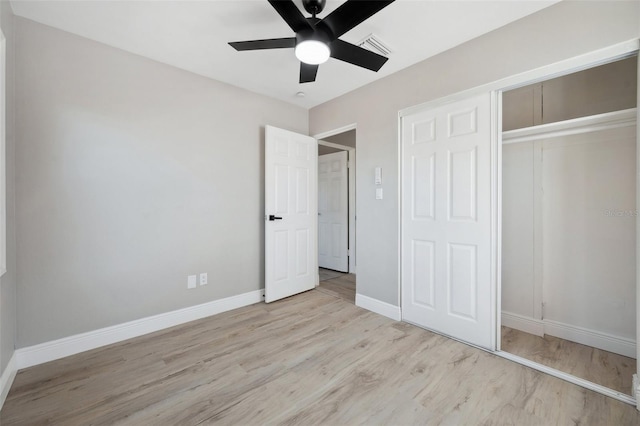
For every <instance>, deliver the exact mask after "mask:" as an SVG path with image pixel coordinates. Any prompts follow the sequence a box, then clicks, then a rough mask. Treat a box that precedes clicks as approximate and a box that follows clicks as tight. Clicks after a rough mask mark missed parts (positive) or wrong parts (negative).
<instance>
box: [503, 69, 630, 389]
mask: <svg viewBox="0 0 640 426" xmlns="http://www.w3.org/2000/svg"><path fill="white" fill-rule="evenodd" d="M636 94H637V58H636V57H631V58H627V59H624V60H620V61H617V62H613V63H609V64H606V65H602V66H599V67H595V68H591V69H588V70H584V71H581V72H577V73H574V74H570V75H566V76H562V77H559V78H555V79H552V80H547V81H544V82H541V83H536V84H532V85H530V86H526V87H522V88H518V89H515V90H511V91H507V92H504V93H503V100H502V103H503V108H502V109H503V126H502V130H503V135H502V275H501V287H502V294H501V305H502V336H501V337H502V338H501V349H502V350H504V351H507V352H511V353H514V354H515V355H519V356H522V357H524V358H528V359H531V360H532V361H536V362H539V363H542V364H545V365H548V366H549V367H553V368H556V369H558V370H562V371H565V372H567V373H570V374H573V375H576V376H578V377H581V378H584V379H586V380H589V381H592V382H595V383H598V384H601V385H604V386H606V387H609V388H612V389H614V390H617V391H619V392H624V393H626V394H629V393H630V391H631V377H632V374H633V373H635V368H636V364H635V356H636V355H635V354H636V327H635V325H636V311H635V306H636V304H635V301H636V252H635V250H636V216H637V214H638V212H637V211H636V184H635V182H636V110H635V108H636Z"/></svg>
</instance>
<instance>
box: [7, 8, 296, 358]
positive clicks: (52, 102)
mask: <svg viewBox="0 0 640 426" xmlns="http://www.w3.org/2000/svg"><path fill="white" fill-rule="evenodd" d="M15 24H16V35H17V38H16V52H17V55H16V73H17V81H16V99H17V117H16V129H17V137H18V144H17V151H16V159H15V161H16V179H17V183H16V191H17V207H16V208H17V216H18V217H19V218H20V220H19V222H18V227H17V239H18V242H19V243H18V253H17V258H18V276H19V286H18V294H17V300H18V305H17V308H18V310H17V312H18V342H17V346H18V347H25V346H29V345H34V344H37V343H41V342H45V341H49V340H53V339H57V338H61V337H65V336H70V335H73V334H76V333H81V332H86V331H90V330H95V329H98V328H101V327H106V326H111V325H114V324H119V323H123V322H126V321H130V320H135V319H138V318H142V317H146V316H149V315H154V314H159V313H163V312H167V311H171V310H175V309H179V308H184V307H187V306H192V305H196V304H200V303H204V302H208V301H212V300H216V299H221V298H224V297H229V296H232V295H237V294H241V293H245V292H249V291H253V290H258V289H260V288H261V287H263V281H264V280H263V270H264V265H263V247H264V240H263V226H264V223H263V214H264V207H263V203H264V201H263V198H264V194H263V176H264V166H263V164H264V149H263V145H264V140H263V139H264V125H265V124H271V125H274V126H278V127H282V128H285V129H290V130H293V131H297V132H300V133H304V134H307V133H308V112H307V111H306V110H304V109H302V108H298V107H295V106H292V105H289V104H286V103H283V102H280V101H276V100H273V99H270V98H267V97H264V96H260V95H256V94H253V93H250V92H247V91H244V90H240V89H238V88H235V87H233V86H229V85H226V84H222V83H219V82H215V81H212V80H210V79H206V78H203V77H199V76H196V75H194V74H191V73H188V72H185V71H181V70H178V69H176V68H173V67H170V66H166V65H162V64H159V63H157V62H153V61H151V60H147V59H144V58H142V57H139V56H136V55H133V54H130V53H126V52H124V51H120V50H117V49H114V48H111V47H107V46H105V45H102V44H99V43H96V42H93V41H90V40H87V39H84V38H81V37H77V36H74V35H71V34H68V33H65V32H62V31H59V30H55V29H52V28H50V27H47V26H44V25H41V24H37V23H34V22H31V21H28V20H25V19H21V18H16V19H15ZM201 272H207V273H208V274H209V284H208V285H207V286H204V287H198V288H196V289H195V290H187V286H186V282H187V275H189V274H197V273H201Z"/></svg>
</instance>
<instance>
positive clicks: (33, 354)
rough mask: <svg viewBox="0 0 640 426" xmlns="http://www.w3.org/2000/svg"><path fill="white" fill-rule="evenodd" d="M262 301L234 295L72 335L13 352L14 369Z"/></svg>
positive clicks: (259, 295) (258, 295)
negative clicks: (14, 358) (14, 359)
mask: <svg viewBox="0 0 640 426" xmlns="http://www.w3.org/2000/svg"><path fill="white" fill-rule="evenodd" d="M263 300H264V289H260V290H255V291H250V292H248V293H243V294H238V295H236V296H231V297H227V298H224V299H219V300H214V301H211V302H207V303H203V304H201V305H196V306H190V307H188V308H183V309H178V310H175V311H171V312H166V313H164V314H159V315H154V316H151V317H146V318H141V319H138V320H134V321H129V322H126V323H124V324H118V325H114V326H111V327H105V328H101V329H98V330H94V331H89V332H87V333H81V334H76V335H75V336H69V337H65V338H62V339H58V340H53V341H51V342H45V343H41V344H39V345H34V346H29V347H26V348H21V349H18V350H16V352H15V357H16V367H17V369H18V370H21V369H23V368H27V367H32V366H34V365H38V364H42V363H45V362H49V361H53V360H56V359H60V358H64V357H67V356H70V355H75V354H77V353H80V352H84V351H88V350H91V349H96V348H99V347H102V346H106V345H110V344H113V343H117V342H122V341H123V340H127V339H131V338H133V337H138V336H142V335H145V334H148V333H153V332H155V331H160V330H164V329H166V328H169V327H173V326H176V325H180V324H184V323H187V322H190V321H195V320H198V319H201V318H206V317H208V316H211V315H216V314H219V313H222V312H226V311H230V310H232V309H237V308H241V307H243V306H247V305H252V304H254V303H258V302H262V301H263Z"/></svg>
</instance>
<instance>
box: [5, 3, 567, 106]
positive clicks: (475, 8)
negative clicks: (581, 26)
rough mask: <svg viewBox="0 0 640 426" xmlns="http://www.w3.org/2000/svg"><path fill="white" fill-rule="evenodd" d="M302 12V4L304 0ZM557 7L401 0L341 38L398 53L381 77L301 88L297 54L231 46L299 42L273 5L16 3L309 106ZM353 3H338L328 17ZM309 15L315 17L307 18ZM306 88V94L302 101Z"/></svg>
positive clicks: (96, 36) (332, 73)
mask: <svg viewBox="0 0 640 426" xmlns="http://www.w3.org/2000/svg"><path fill="white" fill-rule="evenodd" d="M295 2H296V4H297V5H298V7H299V8H300V10H304V9H303V8H302V2H301V0H295ZM556 2H557V0H550V1H539V0H538V1H523V0H506V1H505V0H502V1H484V0H474V1H456V0H443V1H432V0H397V1H396V2H395V3H393V4H391V5H390V6H387V7H386V8H385V9H383V10H382V11H381V12H379V13H378V14H376V15H374V16H373V17H371V18H370V19H368V20H366V21H365V22H363V23H362V24H360V25H358V26H357V27H355V28H354V29H352V30H351V31H349V32H348V33H346V34H345V35H343V36H342V37H341V39H342V40H345V41H348V42H351V43H354V44H355V43H358V42H359V41H360V40H362V39H363V38H364V37H366V36H367V35H369V34H371V33H374V34H375V35H376V36H378V37H379V38H380V39H381V40H382V41H384V42H385V43H386V44H387V45H388V46H389V47H390V48H391V49H392V51H393V52H392V53H391V55H390V56H389V61H388V62H387V63H386V64H385V65H384V66H383V67H382V69H381V70H380V71H379V72H377V73H375V72H372V71H369V70H366V69H362V68H359V67H356V66H353V65H350V64H347V63H344V62H341V61H338V60H335V59H329V61H328V62H326V63H325V64H322V65H320V69H319V71H318V76H317V80H316V82H314V83H305V84H299V83H298V73H299V62H298V60H297V59H296V58H295V56H294V53H293V49H277V50H265V51H252V52H236V51H235V50H234V49H233V48H231V47H230V46H229V45H228V44H227V42H229V41H241V40H251V39H262V38H277V37H292V36H293V32H292V31H291V29H290V28H289V26H288V25H287V24H286V23H285V22H284V21H283V20H282V18H281V17H280V16H279V15H278V13H277V12H276V11H275V10H274V9H273V8H272V7H271V6H270V5H269V3H267V1H266V0H231V1H230V0H209V1H186V0H183V1H153V0H151V1H150V0H147V1H91V0H85V1H77V0H76V1H55V0H45V1H33V0H12V1H11V4H12V6H13V11H14V13H15V14H16V15H18V16H21V17H24V18H27V19H31V20H33V21H36V22H40V23H42V24H46V25H50V26H52V27H55V28H59V29H61V30H64V31H68V32H71V33H74V34H77V35H80V36H83V37H86V38H89V39H92V40H95V41H98V42H101V43H104V44H107V45H109V46H113V47H117V48H120V49H123V50H126V51H129V52H132V53H136V54H138V55H141V56H144V57H147V58H150V59H154V60H156V61H159V62H162V63H165V64H169V65H173V66H175V67H178V68H181V69H184V70H188V71H191V72H194V73H196V74H199V75H202V76H205V77H210V78H212V79H215V80H219V81H223V82H226V83H229V84H232V85H235V86H239V87H242V88H245V89H248V90H251V91H254V92H257V93H262V94H264V95H267V96H271V97H274V98H277V99H282V100H284V101H286V102H290V103H293V104H296V105H299V106H303V107H306V108H311V107H313V106H315V105H318V104H321V103H323V102H326V101H328V100H330V99H333V98H335V97H337V96H340V95H342V94H344V93H347V92H349V91H352V90H354V89H356V88H358V87H360V86H363V85H365V84H368V83H371V82H372V81H374V80H377V79H379V78H382V77H384V76H386V75H389V74H392V73H394V72H396V71H399V70H401V69H403V68H406V67H408V66H410V65H413V64H415V63H417V62H420V61H422V60H424V59H426V58H429V57H430V56H433V55H436V54H438V53H440V52H443V51H445V50H447V49H450V48H452V47H454V46H456V45H459V44H461V43H464V42H465V41H467V40H470V39H473V38H475V37H478V36H480V35H482V34H484V33H487V32H489V31H492V30H494V29H496V28H498V27H501V26H503V25H506V24H508V23H509V22H512V21H515V20H517V19H520V18H522V17H524V16H526V15H529V14H531V13H534V12H536V11H538V10H540V9H543V8H545V7H547V6H549V5H551V4H553V3H556ZM342 3H343V0H340V1H335V0H333V1H332V0H328V1H327V5H326V7H325V11H324V12H323V13H322V14H321V15H320V16H319V17H320V18H322V17H324V16H326V15H327V14H328V13H330V12H331V11H333V10H334V9H335V8H337V7H338V6H339V5H340V4H342ZM305 15H306V12H305ZM298 91H304V92H305V94H306V96H305V97H303V98H301V97H297V96H296V93H297V92H298Z"/></svg>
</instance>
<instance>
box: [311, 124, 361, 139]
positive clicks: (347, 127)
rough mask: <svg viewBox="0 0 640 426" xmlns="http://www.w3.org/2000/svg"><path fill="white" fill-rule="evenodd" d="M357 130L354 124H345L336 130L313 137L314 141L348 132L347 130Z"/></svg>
mask: <svg viewBox="0 0 640 426" xmlns="http://www.w3.org/2000/svg"><path fill="white" fill-rule="evenodd" d="M356 128H357V125H356V123H351V124H347V125H346V126H342V127H338V128H337V129H333V130H328V131H326V132H322V133H318V134H317V135H313V137H314V138H316V139H322V138H328V137H329V136H335V135H338V134H340V133H344V132H348V131H349V130H355V129H356Z"/></svg>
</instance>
